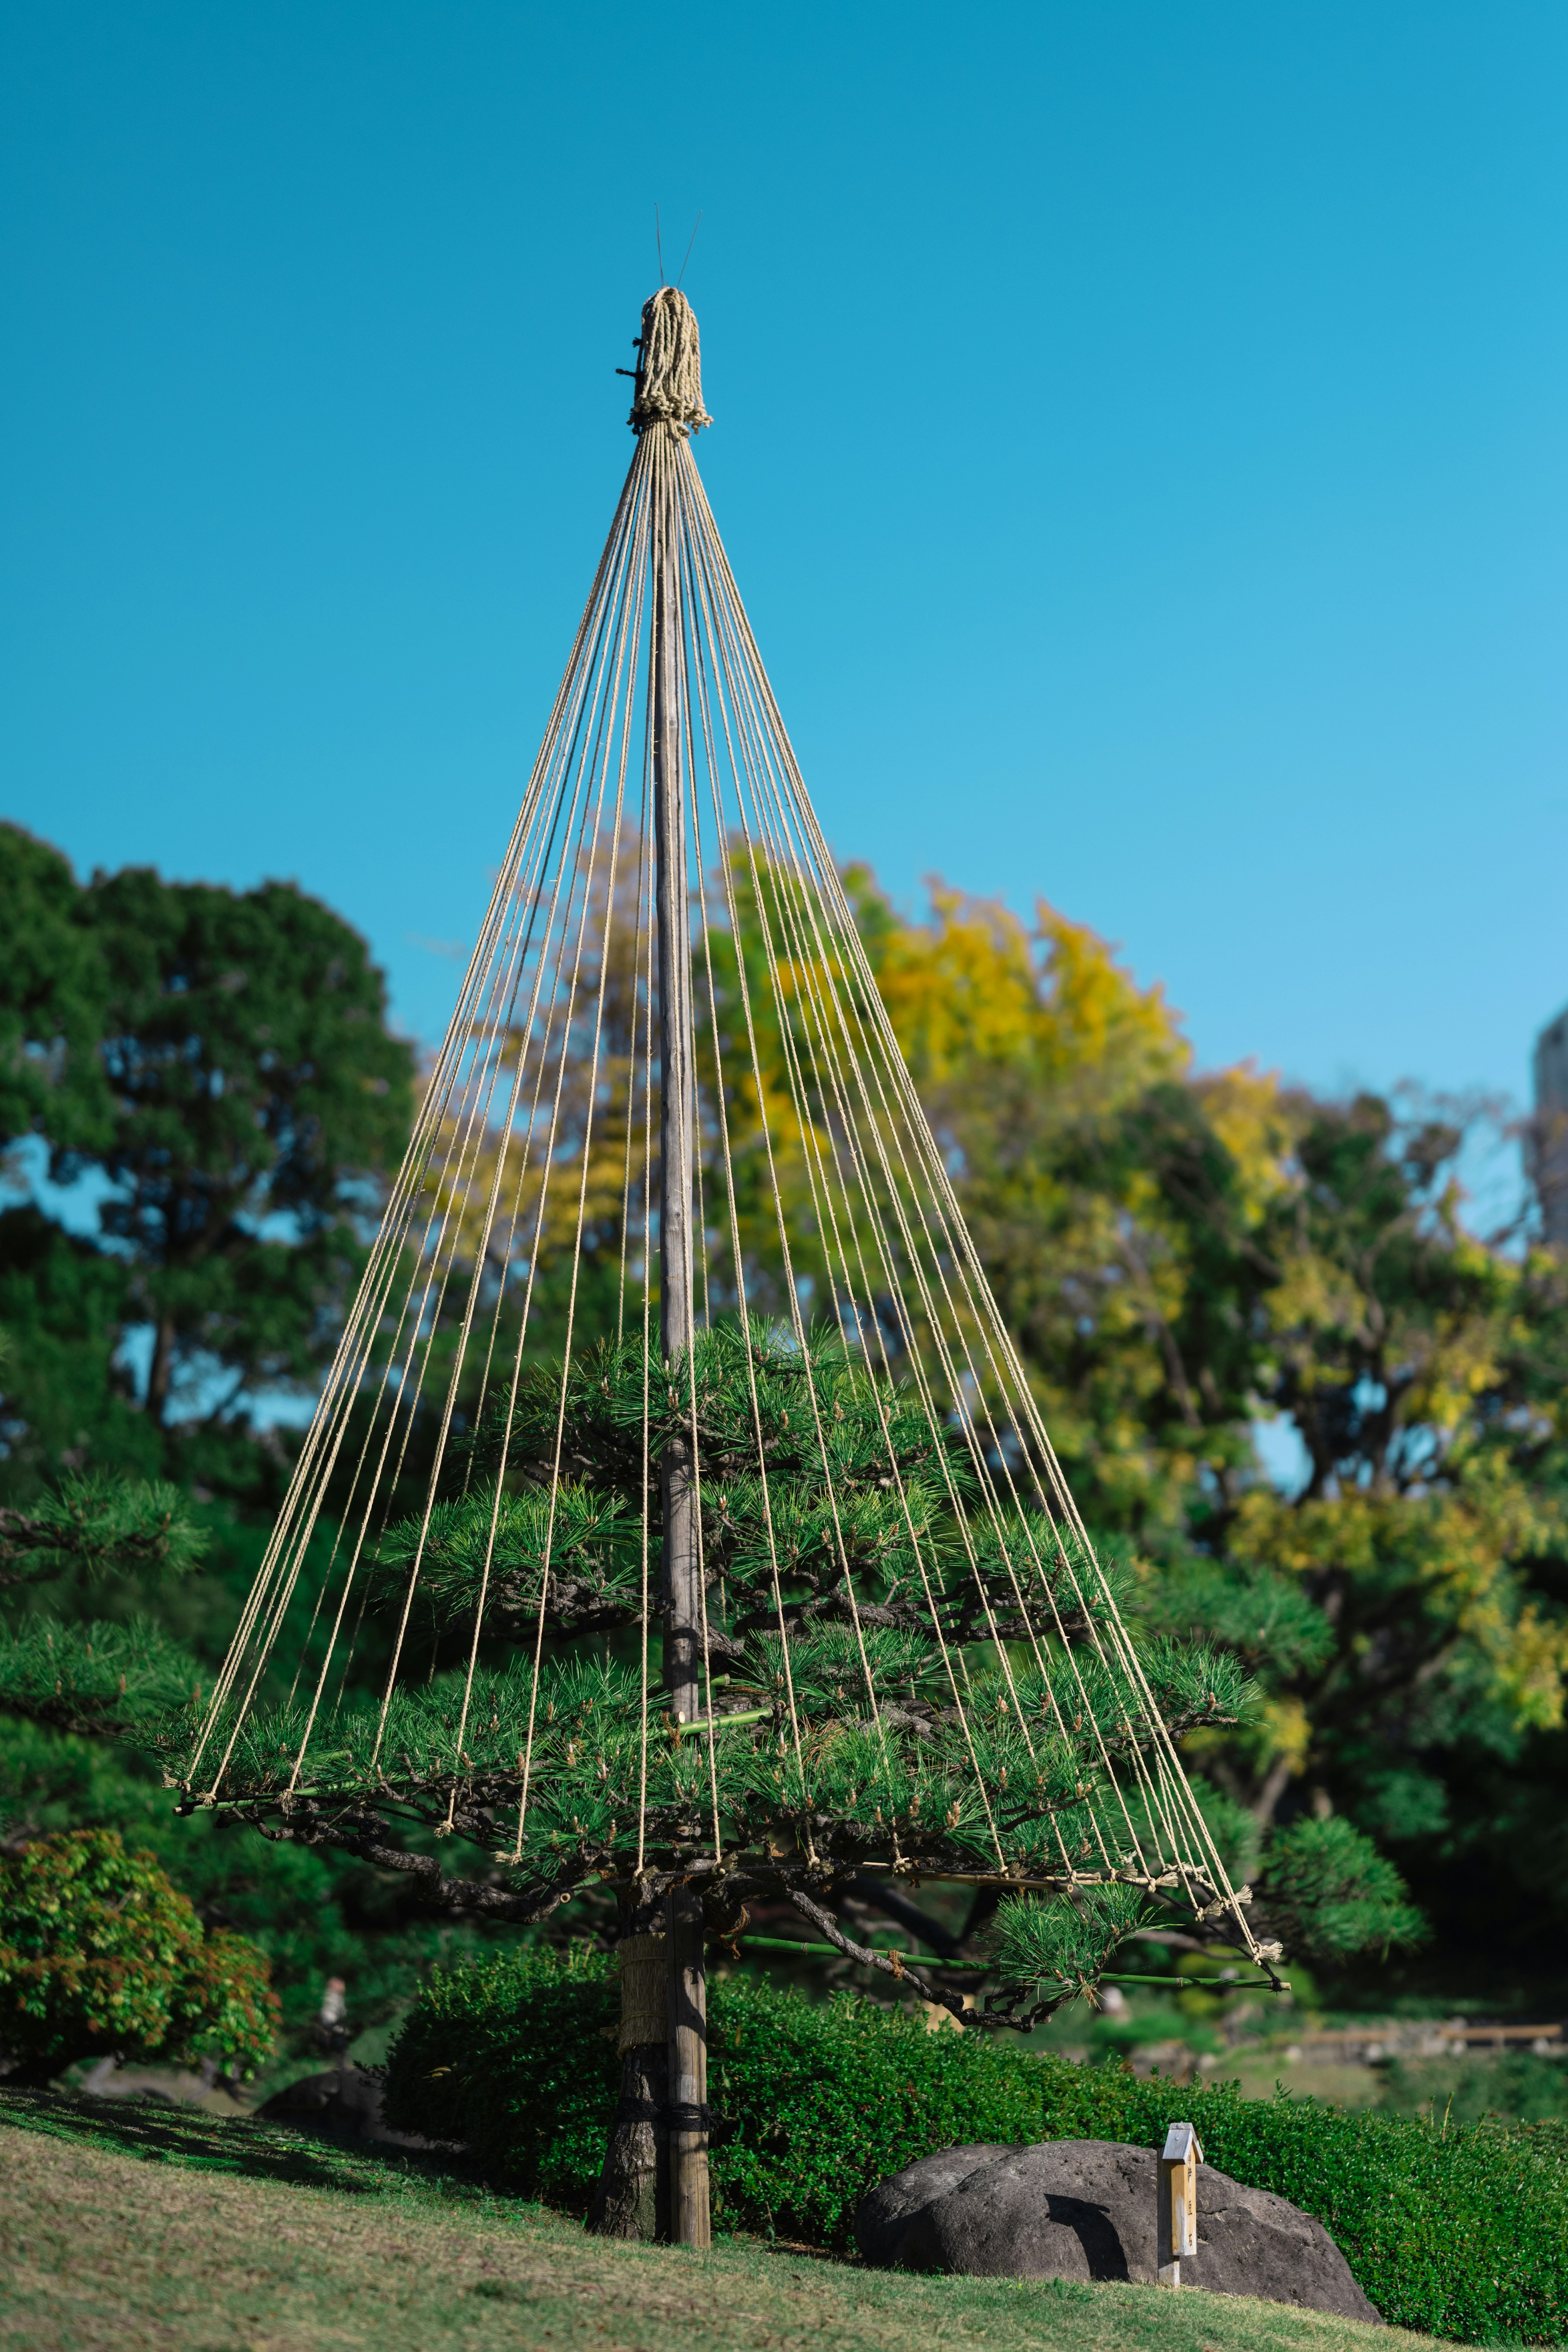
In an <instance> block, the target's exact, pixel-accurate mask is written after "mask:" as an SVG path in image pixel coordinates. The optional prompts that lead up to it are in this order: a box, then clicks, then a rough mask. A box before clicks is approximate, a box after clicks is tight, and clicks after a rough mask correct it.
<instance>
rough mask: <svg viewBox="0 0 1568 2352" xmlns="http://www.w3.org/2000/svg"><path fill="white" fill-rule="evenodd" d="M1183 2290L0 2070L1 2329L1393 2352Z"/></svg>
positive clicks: (885, 2348) (249, 2350) (1293, 2315)
mask: <svg viewBox="0 0 1568 2352" xmlns="http://www.w3.org/2000/svg"><path fill="white" fill-rule="evenodd" d="M1431 2340H1432V2339H1431V2338H1429V2337H1427V2336H1410V2335H1406V2334H1405V2332H1404V2331H1403V2330H1402V2329H1398V2328H1387V2329H1377V2330H1373V2329H1370V2328H1366V2327H1360V2326H1354V2325H1353V2324H1352V2323H1350V2322H1348V2321H1344V2320H1338V2319H1330V2318H1327V2317H1324V2316H1323V2315H1321V2314H1319V2313H1316V2312H1301V2311H1296V2310H1292V2309H1290V2308H1288V2307H1287V2306H1285V2305H1279V2304H1272V2303H1252V2302H1243V2301H1241V2300H1240V2299H1239V2298H1237V2297H1232V2296H1226V2295H1211V2294H1198V2293H1195V2292H1194V2291H1192V2290H1190V2289H1187V2290H1184V2291H1183V2292H1182V2293H1181V2294H1163V2293H1162V2292H1160V2291H1159V2290H1158V2289H1153V2288H1149V2287H1136V2286H1120V2285H1106V2286H1085V2285H1079V2284H1069V2283H1067V2282H1062V2281H1051V2280H1032V2281H1029V2280H1026V2281H1007V2280H1001V2279H993V2280H986V2279H923V2278H912V2277H904V2276H901V2275H900V2274H898V2273H889V2272H879V2271H867V2270H862V2269H860V2268H859V2267H858V2266H857V2265H856V2264H853V2263H835V2262H827V2261H821V2260H816V2259H812V2258H803V2257H801V2256H799V2255H795V2254H790V2253H786V2252H775V2251H773V2249H771V2248H770V2247H767V2246H765V2245H763V2244H761V2243H759V2242H757V2241H756V2240H754V2239H751V2240H742V2239H730V2240H727V2241H724V2242H721V2245H720V2246H719V2247H718V2249H717V2250H716V2251H715V2252H713V2253H712V2254H710V2255H696V2254H689V2253H687V2252H683V2251H682V2250H680V2249H679V2248H674V2247H670V2248H660V2247H645V2246H622V2245H613V2244H608V2243H606V2242H605V2241H604V2240H602V2239H593V2238H588V2237H585V2236H584V2233H583V2231H582V2230H581V2229H580V2228H579V2227H578V2226H577V2224H576V2223H574V2222H573V2221H565V2220H563V2219H561V2218H560V2217H559V2216H558V2215H555V2214H552V2213H548V2212H546V2211H544V2210H542V2208H541V2207H539V2206H536V2205H521V2204H518V2203H515V2202H513V2201H510V2200H505V2199H500V2198H493V2197H491V2196H489V2195H488V2194H487V2193H486V2192H485V2191H484V2190H482V2189H479V2188H477V2187H476V2186H474V2184H472V2183H471V2182H465V2181H462V2180H460V2179H443V2178H442V2177H441V2176H440V2175H439V2174H438V2173H437V2172H436V2171H435V2170H433V2169H431V2168H426V2167H423V2166H421V2165H419V2164H418V2163H416V2162H415V2161H414V2160H411V2159H408V2158H386V2159H384V2158H376V2157H374V2156H372V2155H369V2154H364V2155H359V2154H353V2155H351V2154H347V2153H342V2152H339V2151H337V2150H335V2149H332V2148H330V2147H326V2146H324V2145H322V2144H321V2143H319V2142H313V2141H310V2140H307V2139H303V2138H301V2137H298V2136H296V2135H294V2134H292V2133H289V2132H283V2131H279V2130H275V2129H272V2128H269V2127H268V2126H265V2125H262V2124H258V2123H254V2122H250V2121H226V2120H224V2121H220V2120H216V2119H214V2118H213V2117H211V2116H204V2115H190V2114H183V2113H181V2112H179V2111H178V2110H176V2109H173V2108H169V2107H160V2106H154V2105H140V2104H138V2105H131V2104H130V2103H125V2104H120V2105H116V2104H112V2103H109V2102H96V2103H94V2102H73V2101H71V2100H68V2099H65V2098H62V2097H59V2096H57V2095H51V2094H47V2093H40V2094H37V2095H28V2094H25V2093H12V2094H9V2095H0V2345H4V2346H17V2347H21V2346H26V2347H27V2352H100V2347H102V2352H154V2347H155V2352H335V2347H361V2346H363V2347H366V2352H501V2347H508V2352H514V2347H518V2346H520V2345H525V2346H529V2347H533V2346H542V2345H550V2346H552V2347H574V2346H583V2347H595V2352H616V2347H622V2346H625V2347H628V2352H643V2347H647V2352H654V2347H661V2352H669V2347H688V2346H689V2347H691V2352H699V2347H700V2352H730V2347H734V2352H791V2347H795V2346H799V2347H802V2352H805V2347H812V2352H816V2347H829V2352H917V2348H918V2347H924V2346H927V2345H930V2346H933V2347H934V2346H938V2345H941V2346H956V2345H963V2344H975V2345H979V2344H982V2343H983V2344H984V2346H985V2347H986V2348H987V2352H1023V2347H1037V2346H1051V2347H1061V2352H1352V2347H1354V2352H1404V2347H1413V2346H1417V2345H1425V2344H1428V2343H1430V2342H1431Z"/></svg>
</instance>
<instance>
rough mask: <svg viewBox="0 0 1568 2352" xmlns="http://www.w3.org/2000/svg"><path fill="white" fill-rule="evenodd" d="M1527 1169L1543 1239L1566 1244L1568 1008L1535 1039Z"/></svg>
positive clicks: (1567, 1207)
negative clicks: (1532, 1118)
mask: <svg viewBox="0 0 1568 2352" xmlns="http://www.w3.org/2000/svg"><path fill="white" fill-rule="evenodd" d="M1530 1160H1531V1175H1532V1176H1533V1177H1534V1179H1535V1190H1536V1193H1537V1196H1538V1197H1539V1199H1540V1202H1541V1215H1542V1223H1543V1224H1544V1226H1545V1230H1546V1238H1547V1240H1548V1241H1549V1242H1551V1243H1552V1244H1553V1245H1554V1246H1556V1247H1558V1248H1564V1249H1568V1010H1565V1011H1563V1012H1562V1013H1559V1014H1558V1015H1557V1018H1556V1020H1555V1021H1550V1022H1548V1024H1547V1025H1546V1027H1545V1028H1544V1029H1543V1030H1542V1033H1541V1034H1540V1036H1539V1037H1538V1038H1537V1039H1536V1041H1535V1132H1534V1135H1533V1137H1532V1138H1531V1153H1530Z"/></svg>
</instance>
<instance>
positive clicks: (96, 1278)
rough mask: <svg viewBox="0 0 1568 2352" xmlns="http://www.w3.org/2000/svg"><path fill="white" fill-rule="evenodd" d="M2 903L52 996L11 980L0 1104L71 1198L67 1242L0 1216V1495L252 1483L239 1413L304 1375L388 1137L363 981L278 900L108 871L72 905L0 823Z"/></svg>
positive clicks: (321, 1355)
mask: <svg viewBox="0 0 1568 2352" xmlns="http://www.w3.org/2000/svg"><path fill="white" fill-rule="evenodd" d="M5 889H9V891H10V893H11V895H12V897H13V898H15V899H16V900H17V901H18V902H19V903H21V904H22V906H23V907H24V908H25V909H26V910H31V911H30V915H29V921H28V929H27V937H28V938H29V940H31V941H32V943H33V945H32V951H31V953H32V963H33V964H34V965H36V966H37V971H38V973H39V974H40V975H42V974H43V973H44V972H45V971H46V970H47V971H52V972H53V973H54V975H55V977H54V981H53V982H52V986H46V985H45V984H44V982H43V979H42V978H41V977H39V978H38V979H37V980H36V981H35V980H34V979H32V978H31V977H30V976H29V974H30V967H28V968H27V969H24V970H23V971H22V972H21V974H20V976H19V977H18V979H17V980H16V981H15V982H13V983H12V989H13V997H14V1003H13V1005H12V1008H11V1011H10V1013H9V1016H8V1017H9V1020H10V1023H11V1027H12V1034H13V1035H14V1037H15V1038H16V1039H17V1040H18V1042H17V1043H16V1045H15V1046H14V1049H13V1054H12V1066H13V1072H14V1083H13V1085H12V1088H11V1093H10V1095H9V1096H8V1097H0V1103H4V1102H9V1103H10V1105H11V1119H10V1124H9V1127H8V1129H7V1132H8V1134H9V1135H10V1137H11V1138H12V1139H16V1137H18V1136H41V1137H42V1138H44V1139H46V1140H47V1144H48V1147H49V1156H50V1173H51V1175H52V1177H53V1178H54V1180H55V1181H56V1182H57V1183H59V1184H65V1185H67V1186H69V1187H71V1188H73V1190H74V1192H75V1193H76V1196H77V1198H78V1199H79V1200H80V1201H81V1202H82V1204H83V1213H82V1214H80V1215H79V1216H77V1217H76V1218H74V1219H73V1227H74V1228H75V1229H73V1230H66V1229H65V1228H63V1227H62V1226H61V1225H59V1224H58V1223H52V1222H51V1221H49V1220H48V1219H46V1218H45V1217H44V1216H42V1215H41V1214H40V1213H39V1211H38V1210H37V1207H35V1206H32V1205H30V1204H29V1205H25V1206H20V1207H18V1208H16V1209H14V1210H13V1211H11V1212H10V1213H8V1214H7V1215H5V1216H4V1217H0V1320H3V1321H4V1322H5V1325H6V1328H8V1329H9V1331H10V1333H11V1336H12V1340H13V1351H12V1362H11V1365H10V1368H9V1371H8V1376H7V1382H6V1399H5V1411H6V1414H7V1416H8V1421H9V1434H8V1439H7V1443H8V1449H9V1451H8V1463H7V1470H6V1477H7V1482H8V1483H9V1484H11V1485H12V1486H13V1487H16V1486H18V1485H20V1486H26V1484H27V1483H28V1482H29V1481H32V1482H35V1483H36V1482H37V1481H38V1480H40V1479H45V1478H47V1477H48V1476H50V1475H55V1474H58V1471H59V1470H60V1469H61V1468H69V1467H71V1466H72V1465H73V1464H76V1465H79V1464H80V1463H82V1462H83V1461H85V1460H91V1461H93V1462H94V1463H95V1465H97V1466H100V1467H107V1466H111V1465H115V1466H119V1465H122V1466H124V1467H126V1468H128V1469H132V1470H141V1471H142V1472H143V1473H154V1472H156V1471H159V1470H168V1471H173V1472H174V1473H175V1474H176V1475H184V1476H186V1477H191V1478H195V1479H197V1480H199V1481H201V1482H202V1483H203V1484H205V1485H208V1486H227V1487H231V1488H234V1489H235V1490H237V1491H239V1492H245V1491H247V1490H250V1489H253V1488H255V1487H257V1486H258V1485H260V1486H262V1487H264V1488H265V1487H268V1486H269V1485H270V1483H271V1482H270V1479H269V1477H268V1475H267V1473H268V1465H267V1462H266V1459H265V1457H264V1456H263V1455H261V1454H258V1449H257V1448H256V1446H255V1445H254V1444H251V1443H250V1442H249V1434H248V1431H249V1423H248V1414H249V1412H250V1411H251V1409H252V1407H253V1406H254V1404H255V1402H256V1400H257V1398H258V1395H260V1394H261V1393H263V1392H265V1391H279V1390H285V1391H286V1390H289V1389H291V1390H293V1391H295V1392H296V1393H297V1394H305V1393H308V1391H309V1389H310V1383H311V1382H312V1381H314V1380H315V1378H316V1377H317V1376H318V1375H319V1372H320V1370H321V1365H322V1364H323V1362H324V1361H325V1360H326V1358H327V1356H328V1355H329V1354H330V1352H331V1347H332V1345H333V1342H334V1339H335V1336H336V1330H337V1323H338V1318H339V1316H340V1315H341V1312H342V1307H343V1304H344V1301H345V1299H346V1297H347V1295H348V1294H349V1292H350V1291H351V1290H352V1286H353V1280H354V1277H355V1275H356V1273H357V1270H358V1267H359V1265H360V1263H361V1261H362V1256H363V1229H364V1226H365V1224H366V1223H367V1221H368V1220H369V1219H370V1218H372V1217H373V1215H374V1206H375V1198H376V1187H377V1184H378V1183H379V1181H381V1179H382V1177H383V1176H384V1173H385V1171H387V1170H388V1169H389V1168H390V1167H391V1166H394V1165H395V1163H396V1160H397V1159H398V1157H399V1155H400V1153H401V1150H402V1148H403V1143H404V1140H405V1136H406V1132H407V1126H408V1119H409V1115H410V1107H411V1101H412V1079H413V1070H412V1062H411V1057H410V1055H409V1051H408V1048H407V1047H406V1046H405V1045H403V1044H402V1043H400V1042H399V1041H398V1040H396V1039H395V1038H394V1037H392V1036H390V1035H389V1034H388V1033H387V1030H386V1026H385V1010H386V1008H385V992H384V984H383V982H382V978H381V975H380V973H379V972H377V971H375V969H374V967H373V965H372V964H371V962H370V961H369V958H368V955H367V953H366V950H365V946H364V942H363V940H361V939H360V938H359V937H358V935H357V934H356V933H354V932H353V931H352V930H351V929H349V927H348V926H347V925H346V924H345V923H343V922H342V920H341V919H339V918H338V917H337V916H336V915H334V914H332V913H331V910H330V909H329V908H325V907H323V906H321V904H320V903H319V902H318V901H317V900H315V899H312V898H308V897H306V896H305V894H304V893H303V892H301V891H300V890H298V889H297V888H295V887H293V886H291V885H289V884H284V883H276V882H269V883H266V884H263V885H262V887H260V888H259V889H256V890H251V891H244V892H236V891H230V890H225V889H218V888H214V887H208V886H206V885H201V884H174V883H165V882H163V881H161V880H160V879H159V877H158V876H157V875H156V874H154V873H153V872H152V871H151V870H150V869H145V868H128V869H127V870H126V871H124V872H122V873H120V874H114V875H100V876H99V877H95V879H94V880H93V882H92V883H91V884H90V885H89V886H88V887H87V888H86V889H79V888H78V887H77V886H76V885H75V884H74V882H72V880H71V878H70V876H69V872H68V868H67V867H66V866H65V865H64V861H63V860H61V859H59V858H58V857H56V856H54V853H52V852H48V851H45V850H43V849H42V848H41V846H40V845H38V844H36V843H33V842H31V841H29V839H28V838H27V836H26V835H19V834H17V833H16V832H15V831H14V829H7V830H6V831H5V833H4V835H0V890H5ZM3 1017H5V1013H4V1007H3V1006H0V1018H3ZM46 1033H47V1034H46ZM94 1209H96V1224H94V1223H93V1219H92V1216H91V1214H90V1213H89V1212H91V1211H92V1210H94ZM138 1348H140V1349H141V1351H142V1356H143V1358H144V1369H143V1370H142V1376H141V1377H140V1378H138V1377H137V1375H136V1372H135V1371H134V1370H133V1369H132V1365H133V1361H134V1360H135V1358H136V1354H137V1350H138ZM136 1413H139V1414H140V1421H139V1422H138V1421H136V1420H134V1419H133V1415H134V1414H136Z"/></svg>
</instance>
